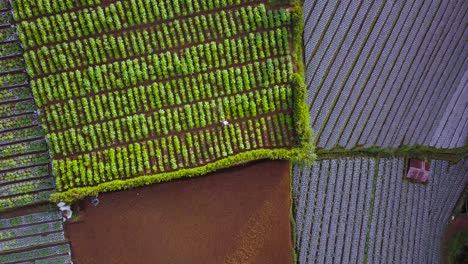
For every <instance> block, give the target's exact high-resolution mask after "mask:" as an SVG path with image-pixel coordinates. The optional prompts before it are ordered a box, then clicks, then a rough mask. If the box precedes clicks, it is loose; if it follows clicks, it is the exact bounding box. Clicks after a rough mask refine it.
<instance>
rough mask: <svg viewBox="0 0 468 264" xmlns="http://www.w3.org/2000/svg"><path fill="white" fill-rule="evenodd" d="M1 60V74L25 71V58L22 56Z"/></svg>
mask: <svg viewBox="0 0 468 264" xmlns="http://www.w3.org/2000/svg"><path fill="white" fill-rule="evenodd" d="M1 60H2V62H1V65H2V68H1V69H0V73H5V72H11V71H17V70H20V69H24V63H23V58H22V57H21V56H13V57H12V56H10V57H4V58H1Z"/></svg>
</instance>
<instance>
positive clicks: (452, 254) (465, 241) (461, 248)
mask: <svg viewBox="0 0 468 264" xmlns="http://www.w3.org/2000/svg"><path fill="white" fill-rule="evenodd" d="M467 250H468V231H460V232H458V233H457V234H456V235H455V236H454V237H453V238H452V239H451V240H450V241H449V242H448V244H447V251H448V252H447V258H448V263H450V264H456V263H464V262H463V261H464V260H465V261H466V257H467V253H466V252H467Z"/></svg>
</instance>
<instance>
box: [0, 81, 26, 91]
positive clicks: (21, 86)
mask: <svg viewBox="0 0 468 264" xmlns="http://www.w3.org/2000/svg"><path fill="white" fill-rule="evenodd" d="M28 86H29V83H28V82H27V81H26V82H25V83H19V84H12V85H7V86H0V91H3V90H9V89H15V88H25V89H28Z"/></svg>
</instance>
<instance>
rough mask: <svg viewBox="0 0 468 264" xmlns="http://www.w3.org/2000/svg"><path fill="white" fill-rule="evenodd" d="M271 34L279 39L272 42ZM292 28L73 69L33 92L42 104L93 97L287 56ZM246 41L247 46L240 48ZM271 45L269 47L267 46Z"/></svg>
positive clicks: (38, 81)
mask: <svg viewBox="0 0 468 264" xmlns="http://www.w3.org/2000/svg"><path fill="white" fill-rule="evenodd" d="M270 36H271V37H273V38H272V39H275V38H274V37H276V40H275V42H270V41H271V39H270ZM288 37H289V34H288V31H287V30H286V29H283V30H280V29H277V30H275V34H272V35H270V34H269V33H268V32H263V33H256V34H253V33H251V34H249V36H246V37H243V38H241V39H238V40H234V39H230V40H225V41H224V42H223V43H214V42H211V43H206V44H202V45H197V46H193V47H190V48H186V49H184V50H182V51H181V52H180V54H179V53H177V52H166V53H162V54H153V55H148V56H145V57H141V58H138V59H134V60H130V59H129V60H125V61H121V62H114V63H111V64H104V65H100V66H93V67H89V68H87V69H86V70H84V71H72V72H65V73H61V74H56V75H51V76H48V77H44V78H39V79H36V80H34V81H32V82H31V87H32V91H33V94H34V96H35V100H36V103H37V104H38V106H39V107H41V106H42V105H43V104H45V103H47V102H51V101H54V100H60V99H69V98H72V97H74V96H75V97H76V96H89V95H90V93H100V92H103V91H111V90H116V89H124V88H127V87H132V86H135V85H137V84H138V83H143V82H145V81H155V80H164V79H167V78H175V77H185V76H187V75H193V74H196V73H202V72H206V71H210V70H216V69H217V68H219V67H229V66H230V65H234V64H238V63H247V62H250V61H257V60H260V59H265V58H268V57H271V56H272V55H276V56H279V55H285V54H288V53H289V50H288ZM238 43H243V47H244V48H243V49H238V48H237V46H238ZM267 43H268V44H267ZM267 47H268V48H267Z"/></svg>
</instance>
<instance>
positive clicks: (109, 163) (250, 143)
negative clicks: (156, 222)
mask: <svg viewBox="0 0 468 264" xmlns="http://www.w3.org/2000/svg"><path fill="white" fill-rule="evenodd" d="M291 122H292V121H291V117H290V116H289V115H284V114H282V113H278V114H276V115H273V116H268V117H261V118H259V119H258V120H248V121H242V122H238V123H233V124H230V125H228V126H217V127H215V128H211V129H205V130H198V131H197V132H188V133H185V134H184V133H182V134H181V135H175V136H168V137H161V138H157V139H154V140H149V141H142V142H140V143H131V144H128V145H126V146H125V147H116V148H110V149H105V150H102V151H98V152H92V153H88V154H83V155H79V156H77V157H75V158H73V159H70V158H65V159H61V160H58V159H54V161H53V164H54V168H55V172H56V185H57V188H58V190H60V191H64V190H67V189H69V188H74V187H80V186H92V185H96V184H99V183H102V182H105V181H111V180H115V179H124V178H130V177H136V176H141V175H145V174H146V175H148V174H155V173H161V172H165V171H172V170H176V169H178V168H187V167H192V166H197V165H203V164H206V163H208V162H213V161H215V160H217V159H220V158H223V157H227V156H229V155H233V154H235V153H239V152H243V151H247V150H251V149H258V148H268V147H285V146H288V145H289V144H290V143H291V142H290V141H289V140H290V136H291V135H290V133H291V132H290V131H289V128H288V126H290V125H291Z"/></svg>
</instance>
